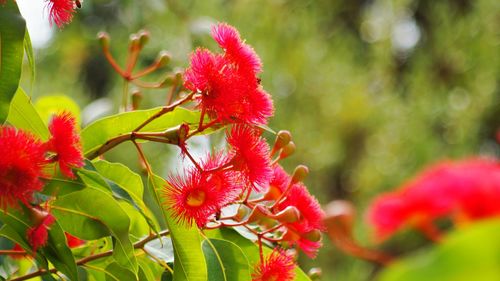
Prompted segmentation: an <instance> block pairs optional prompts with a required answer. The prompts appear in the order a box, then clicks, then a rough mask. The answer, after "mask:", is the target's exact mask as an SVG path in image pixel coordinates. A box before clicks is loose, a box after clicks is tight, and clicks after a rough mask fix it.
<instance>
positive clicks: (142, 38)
mask: <svg viewBox="0 0 500 281" xmlns="http://www.w3.org/2000/svg"><path fill="white" fill-rule="evenodd" d="M138 35H139V45H140V46H141V48H142V47H144V45H146V44H147V43H148V41H149V37H150V35H149V32H148V31H147V30H140V31H139V32H138Z"/></svg>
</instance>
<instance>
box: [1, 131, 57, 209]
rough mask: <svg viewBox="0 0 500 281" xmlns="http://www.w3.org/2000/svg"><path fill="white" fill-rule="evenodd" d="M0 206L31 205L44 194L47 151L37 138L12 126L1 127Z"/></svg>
mask: <svg viewBox="0 0 500 281" xmlns="http://www.w3.org/2000/svg"><path fill="white" fill-rule="evenodd" d="M0 155H2V157H0V205H1V207H2V208H4V209H5V208H7V207H8V206H10V207H13V206H15V205H16V203H17V200H19V201H21V202H23V203H24V204H27V203H28V202H29V201H30V200H31V199H32V196H33V193H34V192H35V191H40V190H41V189H42V187H43V183H42V181H41V180H40V177H42V176H44V173H43V166H44V165H45V164H46V163H47V162H46V160H45V149H44V146H43V144H42V143H41V142H40V141H38V140H37V139H35V137H34V136H33V135H31V134H29V133H26V132H24V131H20V130H19V131H18V130H16V129H15V128H12V127H0Z"/></svg>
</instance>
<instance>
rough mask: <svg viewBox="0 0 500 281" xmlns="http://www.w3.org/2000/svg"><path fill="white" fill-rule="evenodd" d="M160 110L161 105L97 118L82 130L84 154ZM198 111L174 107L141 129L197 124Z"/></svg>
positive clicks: (130, 130)
mask: <svg viewBox="0 0 500 281" xmlns="http://www.w3.org/2000/svg"><path fill="white" fill-rule="evenodd" d="M160 110H161V107H157V108H153V109H149V110H136V111H131V112H124V113H120V114H116V115H112V116H108V117H105V118H102V119H99V120H97V121H95V122H93V123H92V124H90V125H88V126H87V127H86V128H84V129H83V130H82V142H83V152H84V154H89V153H91V152H93V151H95V150H97V149H98V148H99V147H100V146H102V145H103V144H105V143H106V142H107V141H108V140H110V139H112V138H114V137H117V136H120V135H123V134H126V133H130V132H132V131H133V130H134V129H135V128H137V127H138V126H139V125H140V124H142V122H144V121H145V120H147V119H148V118H149V117H151V116H153V115H154V114H156V113H157V112H159V111H160ZM199 120H200V113H199V112H198V111H191V110H187V109H184V108H180V107H178V108H176V109H175V110H174V111H172V112H169V113H166V114H164V115H163V116H161V117H160V118H157V119H156V120H154V121H153V122H151V123H149V124H148V125H147V126H146V127H144V128H143V129H142V130H141V131H143V132H161V131H164V130H166V129H168V128H172V127H175V126H178V125H180V124H181V123H188V124H198V122H199Z"/></svg>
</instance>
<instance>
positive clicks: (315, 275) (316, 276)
mask: <svg viewBox="0 0 500 281" xmlns="http://www.w3.org/2000/svg"><path fill="white" fill-rule="evenodd" d="M322 275H323V271H322V270H321V268H319V267H313V268H311V269H310V270H309V272H308V273H307V276H309V278H311V281H319V280H320V279H321V276H322Z"/></svg>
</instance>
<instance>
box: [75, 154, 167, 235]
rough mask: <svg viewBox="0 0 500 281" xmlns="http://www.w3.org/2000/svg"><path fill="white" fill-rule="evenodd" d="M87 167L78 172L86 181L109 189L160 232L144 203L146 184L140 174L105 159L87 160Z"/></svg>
mask: <svg viewBox="0 0 500 281" xmlns="http://www.w3.org/2000/svg"><path fill="white" fill-rule="evenodd" d="M85 168H86V169H80V170H79V172H78V174H79V175H80V177H81V178H82V180H83V181H84V182H85V183H87V184H88V185H93V186H95V187H100V188H102V189H103V190H109V191H111V194H112V195H113V197H114V198H116V199H118V200H123V201H125V202H127V203H129V204H130V205H132V206H133V207H134V208H135V209H136V210H137V211H139V213H140V214H141V215H142V216H143V217H144V219H145V220H146V222H147V223H148V224H149V226H150V227H151V229H153V230H154V231H156V232H158V226H157V224H156V223H155V221H154V220H153V219H152V218H153V215H152V213H151V211H150V210H149V209H148V208H147V207H146V205H145V204H144V201H143V193H144V186H143V184H142V179H141V177H140V176H139V175H138V174H136V173H134V172H132V170H130V169H129V168H128V167H126V166H125V165H123V164H120V163H110V162H107V161H104V160H101V161H96V162H95V163H91V162H89V161H87V163H86V166H85Z"/></svg>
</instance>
